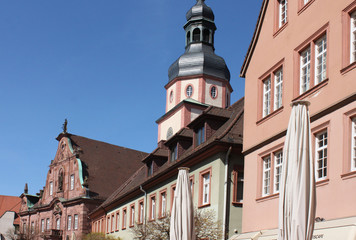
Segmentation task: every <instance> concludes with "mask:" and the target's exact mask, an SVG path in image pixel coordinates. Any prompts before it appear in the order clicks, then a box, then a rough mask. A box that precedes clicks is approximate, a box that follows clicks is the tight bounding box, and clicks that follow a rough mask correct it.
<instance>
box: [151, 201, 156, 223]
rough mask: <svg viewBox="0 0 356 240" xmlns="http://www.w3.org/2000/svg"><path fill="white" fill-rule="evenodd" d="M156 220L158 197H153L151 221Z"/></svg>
mask: <svg viewBox="0 0 356 240" xmlns="http://www.w3.org/2000/svg"><path fill="white" fill-rule="evenodd" d="M155 218H156V197H154V196H153V197H151V220H154V219H155Z"/></svg>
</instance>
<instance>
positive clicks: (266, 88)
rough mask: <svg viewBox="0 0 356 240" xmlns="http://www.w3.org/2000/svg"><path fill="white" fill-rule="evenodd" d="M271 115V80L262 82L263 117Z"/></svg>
mask: <svg viewBox="0 0 356 240" xmlns="http://www.w3.org/2000/svg"><path fill="white" fill-rule="evenodd" d="M270 113H271V78H267V79H266V80H265V81H263V117H265V116H267V115H268V114H270Z"/></svg>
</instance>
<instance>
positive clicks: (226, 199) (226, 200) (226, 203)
mask: <svg viewBox="0 0 356 240" xmlns="http://www.w3.org/2000/svg"><path fill="white" fill-rule="evenodd" d="M231 150H232V146H230V147H229V149H228V150H227V152H226V155H225V183H224V212H223V213H224V217H223V236H224V239H225V240H226V239H228V235H229V217H230V214H229V213H228V212H229V208H228V206H229V202H230V189H229V187H230V177H229V168H230V167H229V157H230V153H231Z"/></svg>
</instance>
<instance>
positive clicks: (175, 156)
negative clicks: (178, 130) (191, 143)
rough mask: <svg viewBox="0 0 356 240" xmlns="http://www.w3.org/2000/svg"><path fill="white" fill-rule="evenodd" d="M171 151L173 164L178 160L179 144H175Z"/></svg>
mask: <svg viewBox="0 0 356 240" xmlns="http://www.w3.org/2000/svg"><path fill="white" fill-rule="evenodd" d="M170 150H171V162H173V161H176V160H177V159H178V147H177V144H175V145H174V146H173V147H172V148H171V149H170Z"/></svg>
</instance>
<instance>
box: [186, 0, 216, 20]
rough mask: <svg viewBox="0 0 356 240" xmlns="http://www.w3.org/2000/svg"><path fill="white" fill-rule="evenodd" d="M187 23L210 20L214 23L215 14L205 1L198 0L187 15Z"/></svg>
mask: <svg viewBox="0 0 356 240" xmlns="http://www.w3.org/2000/svg"><path fill="white" fill-rule="evenodd" d="M186 18H187V21H190V20H201V19H203V18H204V19H208V20H211V21H214V13H213V11H212V10H211V8H210V7H208V6H207V5H206V4H205V3H204V0H198V1H197V3H196V4H195V5H194V6H193V7H192V8H191V9H189V11H188V12H187V14H186Z"/></svg>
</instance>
